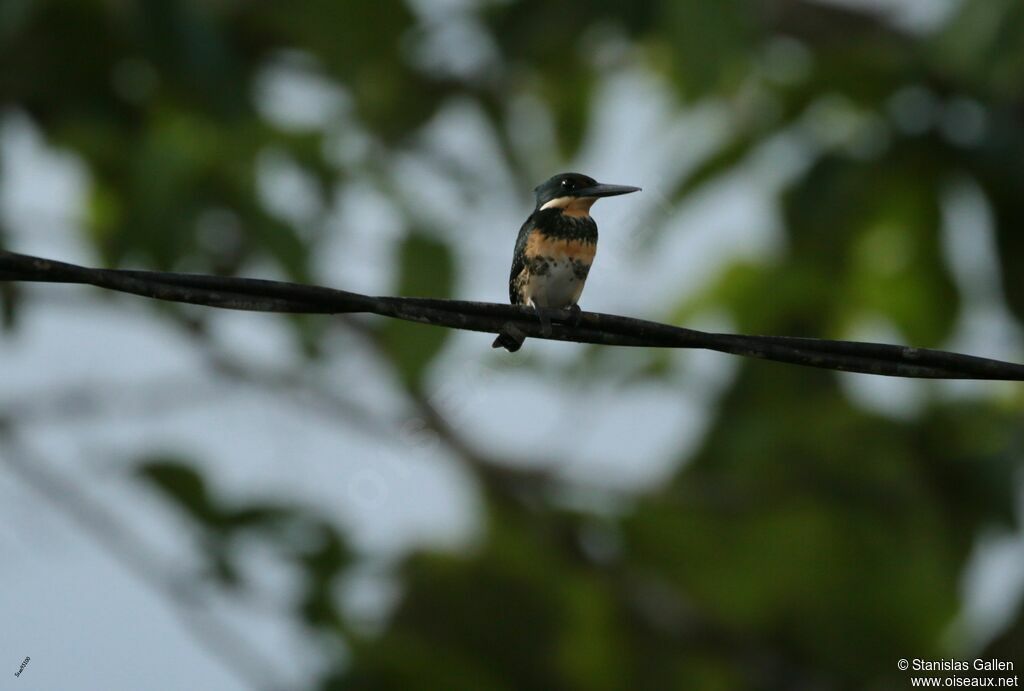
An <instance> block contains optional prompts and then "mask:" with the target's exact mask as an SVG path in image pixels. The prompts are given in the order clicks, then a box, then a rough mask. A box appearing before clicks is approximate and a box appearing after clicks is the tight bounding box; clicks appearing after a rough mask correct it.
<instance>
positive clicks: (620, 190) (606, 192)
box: [573, 184, 640, 197]
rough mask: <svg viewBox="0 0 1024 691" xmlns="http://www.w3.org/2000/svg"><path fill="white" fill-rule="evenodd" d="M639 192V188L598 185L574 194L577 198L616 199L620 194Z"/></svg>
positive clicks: (579, 190)
mask: <svg viewBox="0 0 1024 691" xmlns="http://www.w3.org/2000/svg"><path fill="white" fill-rule="evenodd" d="M639 191H640V188H639V187H630V186H629V185H605V184H597V185H592V186H590V187H584V188H582V189H577V190H574V192H573V194H574V196H577V197H614V196H616V195H619V194H629V193H630V192H639Z"/></svg>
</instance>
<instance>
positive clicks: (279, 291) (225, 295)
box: [0, 251, 1024, 381]
mask: <svg viewBox="0 0 1024 691" xmlns="http://www.w3.org/2000/svg"><path fill="white" fill-rule="evenodd" d="M0 281H27V282H42V283H76V284H84V285H93V286H97V287H100V288H106V289H109V290H115V291H119V292H122V293H131V294H133V295H140V296H143V297H148V298H154V299H157V300H165V301H169V302H181V303H189V304H194V305H206V306H209V307H219V308H223V309H235V310H246V311H256V312H278V313H296V314H352V313H358V312H364V313H371V314H377V315H380V316H384V317H391V318H394V319H403V320H405V321H412V322H419V323H422V324H432V325H434V326H442V327H448V328H453V329H462V330H468V331H482V332H487V333H499V332H501V331H502V330H504V329H507V328H508V327H509V326H514V327H515V328H516V329H518V330H519V331H520V332H521V333H522V334H523V335H525V336H527V337H529V338H543V339H550V340H557V341H571V342H576V343H591V344H597V345H615V346H631V347H648V348H701V349H706V350H715V351H718V352H722V353H730V354H733V355H741V356H744V357H754V358H760V359H764V360H774V361H776V362H786V363H790V364H794V365H802V366H806V367H818V368H822V369H830V370H838V371H843V372H860V373H864V374H878V375H885V376H891V377H911V378H919V379H985V380H1008V381H1024V365H1021V364H1017V363H1011V362H1003V361H1000V360H991V359H988V358H981V357H975V356H972V355H963V354H961V353H951V352H947V351H942V350H932V349H928V348H913V347H907V346H898V345H891V344H886V343H864V342H859V341H834V340H827V339H817V338H797V337H791V336H749V335H743V334H723V333H709V332H705V331H696V330H694V329H686V328H682V327H678V326H672V325H669V324H661V323H658V322H652V321H646V320H642V319H633V318H631V317H623V316H619V315H614V314H602V313H599V312H581V313H580V315H579V319H578V322H576V323H575V325H572V324H570V323H567V322H569V321H570V319H571V315H570V313H569V312H568V311H565V312H563V313H562V314H561V315H560V316H559V317H558V318H557V319H556V320H555V321H554V323H553V324H552V325H551V328H550V331H545V330H544V329H543V328H542V326H541V323H540V321H539V320H538V319H537V315H536V313H535V312H534V311H533V309H531V308H529V307H524V306H521V305H502V304H498V303H491V302H470V301H466V300H439V299H432V298H412V297H375V296H370V295H361V294H359V293H353V292H349V291H345V290H337V289H334V288H326V287H323V286H310V285H302V284H298V283H287V282H283V281H268V280H262V279H253V278H237V277H223V276H208V275H201V274H182V273H168V272H159V271H129V270H124V269H94V268H87V267H83V266H77V265H75V264H67V263H64V262H58V261H53V260H50V259H43V258H40V257H32V256H28V255H23V254H16V253H14V252H6V251H0Z"/></svg>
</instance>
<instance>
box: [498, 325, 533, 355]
mask: <svg viewBox="0 0 1024 691" xmlns="http://www.w3.org/2000/svg"><path fill="white" fill-rule="evenodd" d="M525 340H526V336H524V335H523V333H522V332H521V331H520V330H519V329H517V328H516V327H515V326H513V325H511V324H510V325H508V326H506V327H505V328H504V329H502V330H501V333H499V334H498V337H497V338H495V339H494V343H492V344H491V347H492V348H504V349H505V350H507V351H508V352H510V353H514V352H516V351H517V350H519V349H520V348H522V347H523V341H525Z"/></svg>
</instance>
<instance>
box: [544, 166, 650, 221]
mask: <svg viewBox="0 0 1024 691" xmlns="http://www.w3.org/2000/svg"><path fill="white" fill-rule="evenodd" d="M639 191H640V188H639V187H630V186H628V185H606V184H603V183H600V182H598V181H597V180H595V179H594V178H591V177H587V176H586V175H581V174H580V173H560V174H558V175H555V176H554V177H552V178H550V179H548V180H545V181H544V182H542V183H541V184H539V185H537V187H536V188H535V189H534V192H535V193H536V194H537V209H561V210H562V213H565V214H569V215H572V216H588V215H589V214H590V207H591V206H592V205H593V203H594V202H596V201H597V200H598V199H600V198H601V197H614V196H615V195H617V194H629V193H630V192H639Z"/></svg>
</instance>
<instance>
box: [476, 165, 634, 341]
mask: <svg viewBox="0 0 1024 691" xmlns="http://www.w3.org/2000/svg"><path fill="white" fill-rule="evenodd" d="M639 191H640V188H639V187H630V186H628V185H606V184H603V183H599V182H598V181H597V180H595V179H594V178H591V177H587V176H586V175H581V174H580V173H560V174H559V175H555V176H554V177H552V178H550V179H548V180H547V181H545V182H542V183H541V184H540V185H537V187H536V188H535V189H534V193H535V194H536V198H537V204H536V206H535V207H534V209H533V213H531V214H530V216H529V217H528V218H527V219H526V222H525V223H523V226H522V228H520V229H519V237H518V238H516V247H515V251H514V253H513V254H512V272H511V273H510V274H509V279H508V297H509V300H510V301H511V302H512V304H513V305H530V306H531V307H533V308H534V309H535V310H536V311H537V316H538V318H539V319H540V322H541V327H542V328H543V330H544V332H545V333H550V331H551V321H550V315H549V314H548V311H550V310H564V309H569V310H570V311H571V312H572V313H573V320H574V321H576V320H578V319H579V313H580V307H579V304H577V303H578V302H579V299H580V294H581V293H582V292H583V284H584V283H586V281H587V275H588V274H589V273H590V265H591V264H592V263H593V261H594V253H595V252H596V251H597V223H595V222H594V219H593V218H591V216H590V207H591V206H593V205H594V202H596V201H597V200H598V199H600V198H601V197H614V196H616V195H619V194H629V193H630V192H639ZM524 339H525V336H523V334H522V333H520V332H519V331H518V330H517V329H516V328H515V327H514V326H511V327H510V328H508V329H506V330H504V331H502V332H501V333H500V334H498V337H497V338H496V339H495V340H494V343H493V345H492V347H494V348H505V349H506V350H508V351H509V352H511V353H514V352H515V351H517V350H519V348H520V347H521V346H522V345H523V340H524Z"/></svg>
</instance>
